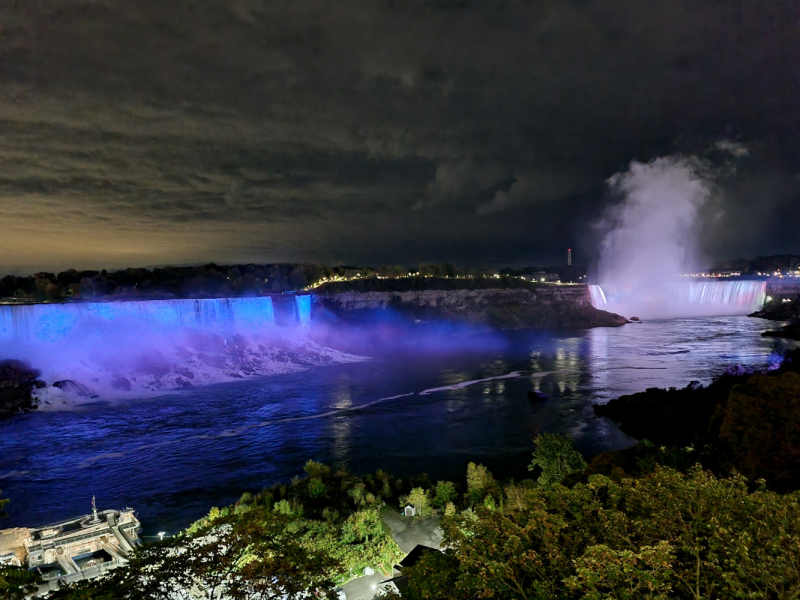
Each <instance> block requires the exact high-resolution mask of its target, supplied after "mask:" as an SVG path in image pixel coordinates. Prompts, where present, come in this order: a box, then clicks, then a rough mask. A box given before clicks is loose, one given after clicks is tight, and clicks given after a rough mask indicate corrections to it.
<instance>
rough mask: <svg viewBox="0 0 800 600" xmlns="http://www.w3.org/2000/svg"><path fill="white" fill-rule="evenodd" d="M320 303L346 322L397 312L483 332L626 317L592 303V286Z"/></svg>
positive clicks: (323, 296) (346, 297) (344, 297)
mask: <svg viewBox="0 0 800 600" xmlns="http://www.w3.org/2000/svg"><path fill="white" fill-rule="evenodd" d="M316 302H317V303H318V304H319V305H321V306H322V307H324V308H325V309H327V310H329V311H330V312H332V313H334V314H335V315H337V316H339V317H340V318H342V319H345V320H360V319H367V318H369V316H370V314H371V313H374V312H375V311H385V310H387V309H391V310H393V311H394V312H396V313H397V314H399V315H402V316H405V317H407V318H408V319H413V320H414V321H415V322H426V321H436V320H441V321H451V322H459V323H465V324H469V325H473V326H476V327H477V328H481V329H493V330H515V329H544V328H556V329H584V328H589V327H618V326H620V325H624V324H625V322H626V321H625V318H624V317H621V316H619V315H615V314H613V313H608V312H605V311H602V310H597V309H596V308H594V307H593V306H592V305H591V302H590V300H589V291H588V288H587V286H583V285H574V286H561V285H552V286H537V287H535V288H534V287H532V288H530V289H478V290H476V289H463V290H414V291H397V292H392V291H365V292H325V291H323V292H322V293H320V294H318V295H317V297H316Z"/></svg>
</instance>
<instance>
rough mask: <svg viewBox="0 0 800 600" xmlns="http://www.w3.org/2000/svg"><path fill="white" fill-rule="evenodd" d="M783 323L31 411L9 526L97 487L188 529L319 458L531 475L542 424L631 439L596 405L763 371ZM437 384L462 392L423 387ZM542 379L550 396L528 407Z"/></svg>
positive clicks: (577, 342)
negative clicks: (597, 412) (728, 371)
mask: <svg viewBox="0 0 800 600" xmlns="http://www.w3.org/2000/svg"><path fill="white" fill-rule="evenodd" d="M769 325H770V324H768V323H765V322H764V321H761V320H758V319H749V318H747V317H725V318H707V319H694V320H676V321H660V322H659V321H652V322H645V323H641V324H632V325H627V326H625V327H622V328H604V329H593V330H589V331H581V332H572V333H563V332H562V333H553V332H526V333H517V334H511V335H508V336H502V337H497V336H493V337H492V336H490V337H474V338H460V339H459V340H458V341H457V342H456V343H454V348H460V350H458V351H456V350H453V351H451V352H444V353H442V352H437V353H435V354H433V353H426V352H421V353H413V352H412V353H405V354H403V355H402V356H397V355H392V356H388V355H387V356H382V357H379V358H376V359H375V360H373V361H370V362H366V363H356V364H348V365H338V366H332V367H324V368H319V369H316V370H312V371H307V372H304V373H298V374H293V375H285V376H277V377H271V378H262V379H253V380H247V381H241V382H236V383H229V384H220V385H214V386H209V387H205V388H202V389H195V390H190V391H182V392H178V393H174V394H169V395H164V396H161V397H158V398H149V399H143V400H131V401H126V402H122V403H117V404H114V405H112V404H108V403H101V404H97V405H93V406H91V407H84V408H82V409H80V410H75V411H71V412H60V413H38V414H31V415H25V416H21V417H17V418H14V419H10V420H7V421H4V422H2V423H0V488H2V489H3V490H4V492H5V493H6V494H7V495H8V496H9V497H10V498H11V501H12V502H11V504H10V505H9V512H10V514H11V518H10V519H9V520H8V521H6V522H5V523H4V526H16V525H26V526H33V525H40V524H43V523H46V522H49V521H54V520H58V519H61V518H65V517H70V516H73V515H77V514H82V513H86V512H87V511H88V508H89V502H90V499H91V496H92V495H93V494H96V495H97V498H98V503H99V504H100V506H101V507H111V506H114V507H122V506H125V505H130V506H133V507H135V508H136V509H137V510H138V511H139V515H140V517H141V518H142V520H143V522H144V525H145V528H146V532H148V533H154V532H156V531H160V530H163V531H174V530H176V529H177V528H179V527H182V526H185V525H186V524H188V523H189V522H190V521H191V520H193V519H195V518H197V517H199V516H201V515H203V514H204V513H205V512H207V510H208V509H209V508H210V507H211V506H213V505H221V504H224V503H229V502H232V501H234V500H236V499H237V498H238V496H239V495H241V493H242V492H244V491H247V490H251V491H252V490H259V489H261V488H262V487H263V486H265V485H270V484H272V483H274V482H276V481H281V480H283V481H285V480H288V479H289V478H291V477H292V476H294V475H297V474H299V473H301V470H302V466H303V464H304V463H305V461H306V460H308V459H309V458H313V459H314V460H318V461H323V462H327V463H329V464H333V465H336V466H342V467H344V466H347V467H348V468H350V469H351V470H353V471H356V472H366V471H372V470H375V469H377V468H382V469H385V470H387V471H390V472H392V473H395V474H397V475H399V476H402V477H408V476H410V475H414V474H418V473H420V472H423V471H424V472H427V473H429V474H430V475H431V476H432V477H434V478H460V477H463V473H464V472H465V468H466V464H467V462H469V461H471V460H475V461H480V462H483V463H484V464H486V465H487V466H489V467H490V468H491V469H492V470H493V471H494V472H495V474H496V475H498V476H503V475H510V474H513V473H516V474H520V473H523V472H524V469H525V465H526V464H527V463H528V462H529V460H530V452H531V439H532V437H533V436H534V435H536V434H537V433H538V432H542V431H554V432H560V433H570V434H571V435H573V436H575V438H576V442H577V445H578V447H579V448H580V449H581V450H582V451H584V452H586V453H588V454H594V453H597V452H600V451H603V450H607V449H614V448H621V447H625V446H627V445H629V444H631V443H632V440H631V439H630V438H627V437H626V436H625V435H623V434H621V433H620V432H619V431H618V429H617V428H616V427H615V426H614V425H613V424H612V423H610V422H608V421H606V420H604V419H597V418H595V417H594V416H593V413H592V411H591V404H592V403H593V402H604V401H606V400H608V399H610V398H613V397H617V396H619V395H621V394H625V393H631V392H636V391H640V390H643V389H645V388H647V387H653V386H658V387H665V386H673V385H674V386H683V385H686V384H687V383H688V382H689V381H691V380H693V379H698V380H701V381H708V380H709V379H710V378H711V377H712V376H714V375H715V374H718V373H719V372H720V371H721V370H722V369H723V368H724V367H725V366H727V365H731V364H743V365H750V366H758V365H764V364H766V363H768V362H770V361H771V360H772V359H773V357H774V354H775V353H776V352H782V351H783V350H784V349H785V348H787V347H794V346H793V343H791V342H788V343H785V342H782V341H780V340H776V339H774V338H762V337H760V335H759V334H760V333H761V332H762V331H763V330H765V329H767V328H769ZM477 380H486V381H480V382H478V383H474V384H468V385H464V384H466V383H468V382H473V381H477ZM433 388H449V389H443V390H438V391H430V392H428V393H425V394H421V392H424V391H426V390H432V389H433ZM530 389H539V390H541V391H543V392H545V393H546V394H548V395H549V396H550V398H549V399H548V400H546V401H543V402H539V403H530V402H529V401H528V400H527V398H526V392H527V391H528V390H530Z"/></svg>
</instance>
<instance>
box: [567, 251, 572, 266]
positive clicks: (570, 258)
mask: <svg viewBox="0 0 800 600" xmlns="http://www.w3.org/2000/svg"><path fill="white" fill-rule="evenodd" d="M567 266H568V267H571V266H572V248H567Z"/></svg>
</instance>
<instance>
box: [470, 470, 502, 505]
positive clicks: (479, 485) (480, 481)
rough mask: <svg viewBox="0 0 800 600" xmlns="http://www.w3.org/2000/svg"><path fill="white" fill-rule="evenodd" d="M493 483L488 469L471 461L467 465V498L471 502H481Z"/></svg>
mask: <svg viewBox="0 0 800 600" xmlns="http://www.w3.org/2000/svg"><path fill="white" fill-rule="evenodd" d="M494 485H495V481H494V477H492V474H491V472H490V471H489V469H487V468H486V467H484V466H483V465H476V464H475V463H473V462H471V463H469V464H468V465H467V500H468V501H469V502H470V503H471V504H477V503H481V502H483V499H484V498H485V497H486V493H487V492H488V491H489V490H491V489H492V488H493V487H494Z"/></svg>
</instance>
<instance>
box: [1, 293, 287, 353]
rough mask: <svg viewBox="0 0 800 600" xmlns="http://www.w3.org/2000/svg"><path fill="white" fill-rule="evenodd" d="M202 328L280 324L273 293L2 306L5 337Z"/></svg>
mask: <svg viewBox="0 0 800 600" xmlns="http://www.w3.org/2000/svg"><path fill="white" fill-rule="evenodd" d="M123 323H124V326H125V327H126V328H128V329H135V328H137V327H143V328H147V329H152V328H155V329H157V330H161V331H163V332H164V333H166V332H167V331H169V330H172V329H176V328H178V329H201V330H203V331H208V332H211V333H225V332H234V331H239V330H243V331H251V330H253V329H263V328H272V327H274V326H275V313H274V309H273V305H272V298H269V297H262V298H210V299H203V300H146V301H124V302H81V303H78V302H76V303H71V304H27V305H2V306H0V340H7V341H12V340H16V341H31V342H56V341H59V340H62V339H64V338H65V337H67V336H68V335H69V334H70V333H72V332H74V331H75V330H77V329H78V328H79V326H80V325H87V326H89V327H94V328H100V329H103V328H107V327H115V326H116V325H119V326H122V324H123Z"/></svg>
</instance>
